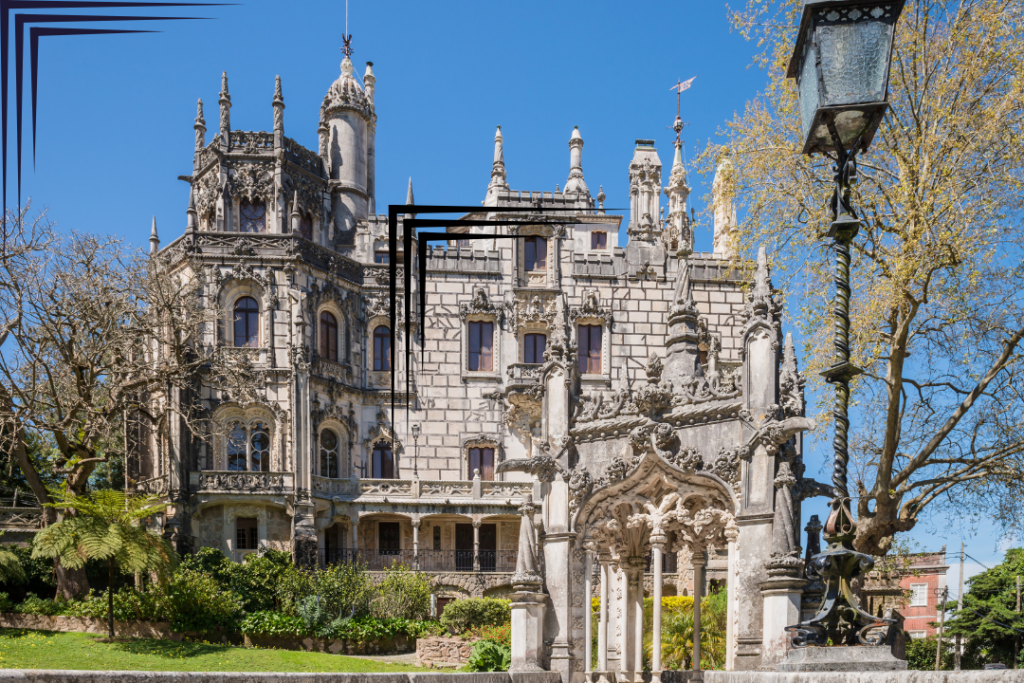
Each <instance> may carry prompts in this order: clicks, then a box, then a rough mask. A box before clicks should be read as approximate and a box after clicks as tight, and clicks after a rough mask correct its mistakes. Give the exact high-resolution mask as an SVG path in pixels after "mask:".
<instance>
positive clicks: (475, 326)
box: [469, 322, 480, 370]
mask: <svg viewBox="0 0 1024 683" xmlns="http://www.w3.org/2000/svg"><path fill="white" fill-rule="evenodd" d="M469 369H470V370H479V369H480V323H478V322H471V323H469Z"/></svg>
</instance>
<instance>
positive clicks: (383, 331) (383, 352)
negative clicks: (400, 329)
mask: <svg viewBox="0 0 1024 683" xmlns="http://www.w3.org/2000/svg"><path fill="white" fill-rule="evenodd" d="M373 369H374V370H376V371H377V372H390V370H391V330H389V329H388V328H387V327H386V326H384V325H381V326H379V327H377V328H376V329H375V330H374V331H373Z"/></svg>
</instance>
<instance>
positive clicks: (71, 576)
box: [53, 559, 89, 600]
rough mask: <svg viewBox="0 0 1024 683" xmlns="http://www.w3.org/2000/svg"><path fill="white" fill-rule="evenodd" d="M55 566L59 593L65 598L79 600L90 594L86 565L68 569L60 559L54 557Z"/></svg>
mask: <svg viewBox="0 0 1024 683" xmlns="http://www.w3.org/2000/svg"><path fill="white" fill-rule="evenodd" d="M53 568H54V570H55V571H56V573H57V595H59V596H60V597H62V598H64V599H65V600H77V599H78V598H81V597H83V596H84V595H86V594H88V592H89V577H87V576H86V575H85V567H82V568H81V569H68V568H67V567H65V566H64V565H62V564H61V563H60V560H59V559H54V560H53Z"/></svg>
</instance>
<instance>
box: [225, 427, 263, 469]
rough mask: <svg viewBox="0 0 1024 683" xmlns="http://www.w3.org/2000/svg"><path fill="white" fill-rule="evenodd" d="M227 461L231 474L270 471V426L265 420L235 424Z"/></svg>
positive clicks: (229, 441)
mask: <svg viewBox="0 0 1024 683" xmlns="http://www.w3.org/2000/svg"><path fill="white" fill-rule="evenodd" d="M227 461H228V470H229V471H231V472H267V471H269V470H270V425H269V424H268V423H267V422H264V421H263V420H254V421H252V422H250V423H248V424H246V423H244V422H235V423H233V424H232V425H231V431H230V432H229V433H228V438H227Z"/></svg>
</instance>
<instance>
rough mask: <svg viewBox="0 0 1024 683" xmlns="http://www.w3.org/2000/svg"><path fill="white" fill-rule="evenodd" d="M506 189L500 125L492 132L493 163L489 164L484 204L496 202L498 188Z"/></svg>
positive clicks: (506, 181)
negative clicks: (489, 178)
mask: <svg viewBox="0 0 1024 683" xmlns="http://www.w3.org/2000/svg"><path fill="white" fill-rule="evenodd" d="M507 189H508V180H507V179H506V177H505V149H504V140H503V139H502V137H501V126H498V130H497V131H495V133H494V163H493V164H491V184H490V185H488V186H487V199H485V200H484V204H489V205H494V204H496V203H497V193H498V190H507Z"/></svg>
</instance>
